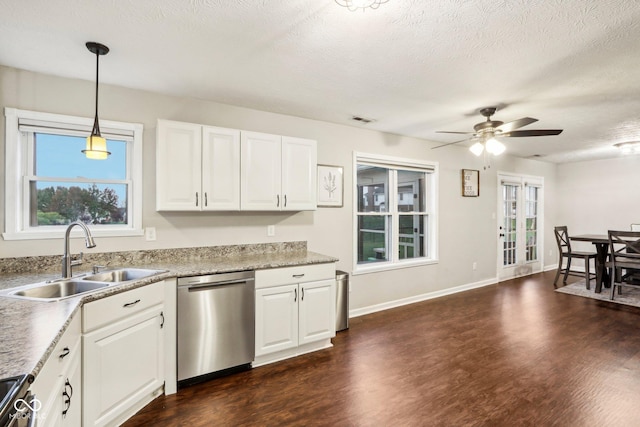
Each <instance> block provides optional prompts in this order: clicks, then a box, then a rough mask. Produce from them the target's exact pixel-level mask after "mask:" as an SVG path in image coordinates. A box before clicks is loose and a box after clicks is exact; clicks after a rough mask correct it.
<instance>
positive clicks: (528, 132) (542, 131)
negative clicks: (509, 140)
mask: <svg viewBox="0 0 640 427" xmlns="http://www.w3.org/2000/svg"><path fill="white" fill-rule="evenodd" d="M561 133H562V129H538V130H516V131H513V132H509V133H504V134H502V135H500V136H510V137H516V138H519V137H521V136H549V135H560V134H561Z"/></svg>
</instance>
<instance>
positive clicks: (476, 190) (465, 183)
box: [462, 169, 480, 197]
mask: <svg viewBox="0 0 640 427" xmlns="http://www.w3.org/2000/svg"><path fill="white" fill-rule="evenodd" d="M462 196H463V197H478V196H480V171H478V170H474V169H462Z"/></svg>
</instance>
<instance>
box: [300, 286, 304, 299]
mask: <svg viewBox="0 0 640 427" xmlns="http://www.w3.org/2000/svg"><path fill="white" fill-rule="evenodd" d="M300 301H304V288H302V295H300Z"/></svg>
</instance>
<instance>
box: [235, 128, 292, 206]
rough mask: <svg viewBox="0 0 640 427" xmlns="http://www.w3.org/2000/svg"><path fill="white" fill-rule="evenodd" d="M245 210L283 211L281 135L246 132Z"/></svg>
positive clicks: (243, 145)
mask: <svg viewBox="0 0 640 427" xmlns="http://www.w3.org/2000/svg"><path fill="white" fill-rule="evenodd" d="M240 139H241V141H242V143H241V167H240V168H241V176H242V178H241V191H240V197H241V208H242V209H243V210H280V209H281V206H282V204H283V202H284V201H283V200H282V196H281V173H280V172H281V167H282V166H281V163H282V159H281V140H282V137H280V136H278V135H270V134H265V133H257V132H242V133H241V135H240Z"/></svg>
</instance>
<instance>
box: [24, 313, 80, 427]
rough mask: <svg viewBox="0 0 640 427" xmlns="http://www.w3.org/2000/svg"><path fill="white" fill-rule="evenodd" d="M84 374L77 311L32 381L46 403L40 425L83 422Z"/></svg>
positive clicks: (35, 395) (41, 412)
mask: <svg viewBox="0 0 640 427" xmlns="http://www.w3.org/2000/svg"><path fill="white" fill-rule="evenodd" d="M81 375H82V371H81V341H80V315H76V316H75V317H74V318H73V319H72V320H71V322H70V324H69V325H68V326H67V330H66V331H65V333H64V334H63V335H62V337H61V338H60V340H59V341H58V344H57V345H56V347H55V348H54V350H53V352H52V353H51V355H50V356H49V358H48V359H47V361H46V362H45V364H44V365H43V366H42V369H41V370H40V372H39V373H38V376H37V377H36V379H35V381H34V382H33V384H31V387H30V389H31V393H32V394H33V395H34V397H35V398H36V399H38V400H39V401H40V403H41V405H42V406H41V407H40V412H39V413H38V419H37V425H38V427H50V426H69V427H72V426H73V427H75V426H80V425H82V412H81V411H82V405H81V403H82V398H81V396H82V377H81Z"/></svg>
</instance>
